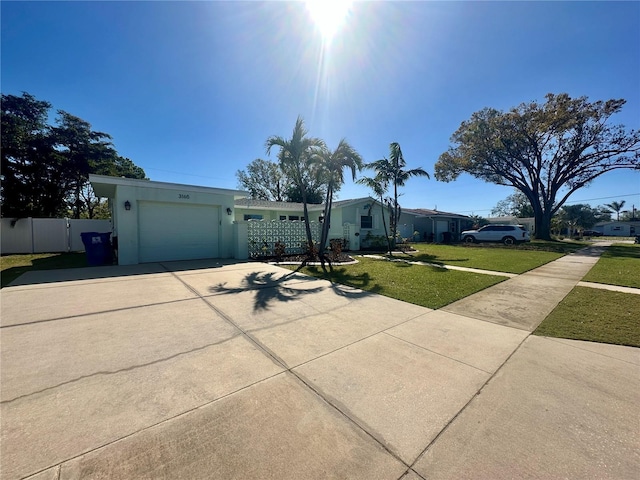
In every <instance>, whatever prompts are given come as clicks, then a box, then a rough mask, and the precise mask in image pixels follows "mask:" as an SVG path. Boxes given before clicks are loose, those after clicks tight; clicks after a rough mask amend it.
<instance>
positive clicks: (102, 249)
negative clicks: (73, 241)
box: [80, 232, 113, 266]
mask: <svg viewBox="0 0 640 480" xmlns="http://www.w3.org/2000/svg"><path fill="white" fill-rule="evenodd" d="M80 237H81V238H82V243H83V244H84V249H85V251H86V252H87V263H88V264H89V265H91V266H97V265H111V263H112V261H113V260H112V257H111V240H110V238H109V237H111V232H107V233H98V232H82V233H81V234H80Z"/></svg>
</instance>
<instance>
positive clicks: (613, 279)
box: [582, 244, 640, 314]
mask: <svg viewBox="0 0 640 480" xmlns="http://www.w3.org/2000/svg"><path fill="white" fill-rule="evenodd" d="M582 280H583V281H585V282H595V283H606V284H609V285H621V286H623V287H632V288H640V245H627V244H614V245H611V246H610V247H609V248H607V250H606V251H605V252H604V253H603V254H602V257H600V259H599V260H598V263H596V264H595V265H594V266H593V268H592V269H591V270H590V271H589V273H587V275H585V277H584V278H583V279H582ZM639 314H640V313H639Z"/></svg>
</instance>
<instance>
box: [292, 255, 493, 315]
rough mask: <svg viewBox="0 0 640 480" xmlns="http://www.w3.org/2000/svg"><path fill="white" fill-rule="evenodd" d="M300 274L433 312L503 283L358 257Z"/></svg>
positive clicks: (473, 276) (470, 274)
mask: <svg viewBox="0 0 640 480" xmlns="http://www.w3.org/2000/svg"><path fill="white" fill-rule="evenodd" d="M288 268H290V269H291V270H295V269H296V267H295V266H289V267H288ZM301 272H302V273H305V274H307V275H311V276H313V277H317V278H322V279H325V280H329V281H332V282H334V283H340V284H343V285H349V286H351V287H355V288H359V289H361V290H365V291H368V292H373V293H379V294H381V295H385V296H387V297H391V298H395V299H397V300H402V301H403V302H409V303H413V304H415V305H421V306H423V307H427V308H433V309H437V308H441V307H444V306H445V305H448V304H450V303H452V302H455V301H456V300H460V299H461V298H464V297H466V296H468V295H471V294H473V293H476V292H478V291H480V290H484V289H485V288H487V287H490V286H492V285H495V284H497V283H500V282H501V281H503V280H506V279H505V278H504V277H499V276H494V275H482V274H476V273H468V272H459V271H455V270H446V269H443V268H438V267H429V266H423V265H410V264H407V263H404V262H389V261H387V260H376V259H370V258H362V257H358V263H357V264H355V265H345V266H336V267H334V269H333V271H332V272H327V273H326V274H325V273H324V272H323V271H322V268H320V267H305V268H303V269H302V270H301Z"/></svg>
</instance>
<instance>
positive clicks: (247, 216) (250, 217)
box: [244, 213, 262, 220]
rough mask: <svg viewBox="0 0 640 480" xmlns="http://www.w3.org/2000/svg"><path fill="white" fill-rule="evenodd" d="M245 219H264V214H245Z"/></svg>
mask: <svg viewBox="0 0 640 480" xmlns="http://www.w3.org/2000/svg"><path fill="white" fill-rule="evenodd" d="M244 219H245V220H262V215H254V214H246V213H245V214H244Z"/></svg>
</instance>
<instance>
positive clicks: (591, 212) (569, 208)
mask: <svg viewBox="0 0 640 480" xmlns="http://www.w3.org/2000/svg"><path fill="white" fill-rule="evenodd" d="M557 217H558V219H557V220H558V224H559V226H563V227H566V228H567V229H568V230H569V232H568V233H569V234H570V235H572V234H574V233H575V232H576V231H578V230H579V229H585V228H587V229H588V228H591V227H593V226H594V225H595V224H596V223H598V222H603V221H606V220H611V213H609V212H607V211H606V209H604V208H601V207H596V208H592V207H591V206H590V205H586V204H582V203H578V204H575V205H564V206H563V207H562V208H561V209H560V210H559V211H558V215H557Z"/></svg>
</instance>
